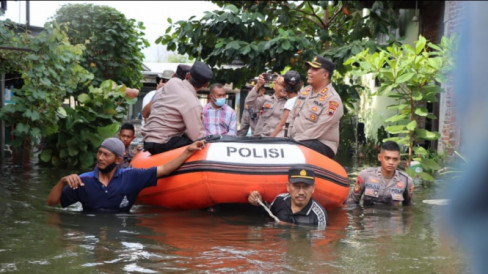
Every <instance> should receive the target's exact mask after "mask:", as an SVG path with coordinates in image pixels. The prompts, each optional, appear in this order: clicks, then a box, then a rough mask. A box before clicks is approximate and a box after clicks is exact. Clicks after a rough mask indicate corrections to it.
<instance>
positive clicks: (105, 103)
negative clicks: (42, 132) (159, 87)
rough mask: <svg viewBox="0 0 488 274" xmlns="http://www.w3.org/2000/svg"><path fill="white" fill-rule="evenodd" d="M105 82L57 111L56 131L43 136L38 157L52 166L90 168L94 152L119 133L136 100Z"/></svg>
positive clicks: (121, 87) (119, 87)
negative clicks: (72, 103) (57, 122)
mask: <svg viewBox="0 0 488 274" xmlns="http://www.w3.org/2000/svg"><path fill="white" fill-rule="evenodd" d="M113 84H114V83H113V81H111V80H106V81H104V82H102V84H101V85H100V87H98V88H95V87H93V86H90V88H89V91H88V92H86V93H82V94H80V95H78V97H77V101H78V102H79V104H78V105H76V106H75V108H71V107H68V106H66V107H64V108H63V109H61V110H60V111H59V116H60V120H59V124H60V127H59V131H58V132H57V133H55V134H51V135H49V136H47V138H46V142H45V143H44V147H43V151H42V153H41V155H40V158H41V160H42V161H43V162H46V163H50V164H51V165H54V166H64V167H75V166H80V167H81V168H83V169H87V168H91V167H93V164H94V161H95V156H96V149H97V148H98V147H99V146H100V143H101V142H102V141H103V140H104V139H105V138H108V137H112V136H114V135H115V134H116V133H117V131H118V130H119V126H120V122H122V120H123V119H124V117H125V116H126V115H127V110H128V105H129V104H133V103H135V102H136V101H137V98H133V99H129V98H128V97H127V95H126V94H125V86H123V85H121V86H115V87H114V85H113Z"/></svg>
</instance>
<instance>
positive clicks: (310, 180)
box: [288, 167, 315, 185]
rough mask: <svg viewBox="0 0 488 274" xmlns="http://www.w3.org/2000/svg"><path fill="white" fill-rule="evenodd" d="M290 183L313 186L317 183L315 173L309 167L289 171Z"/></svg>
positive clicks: (293, 168) (294, 168)
mask: <svg viewBox="0 0 488 274" xmlns="http://www.w3.org/2000/svg"><path fill="white" fill-rule="evenodd" d="M288 181H289V182H290V183H292V184H294V183H305V184H309V185H313V184H314V183H315V172H314V171H313V170H311V169H309V168H307V167H292V168H290V170H289V171H288Z"/></svg>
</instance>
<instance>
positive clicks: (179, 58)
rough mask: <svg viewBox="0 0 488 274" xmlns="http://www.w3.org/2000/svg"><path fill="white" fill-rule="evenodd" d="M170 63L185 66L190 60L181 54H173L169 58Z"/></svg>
mask: <svg viewBox="0 0 488 274" xmlns="http://www.w3.org/2000/svg"><path fill="white" fill-rule="evenodd" d="M168 62H169V63H180V64H182V63H183V64H185V63H188V62H189V60H188V57H186V56H184V55H180V54H171V55H170V56H168Z"/></svg>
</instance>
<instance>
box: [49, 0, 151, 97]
mask: <svg viewBox="0 0 488 274" xmlns="http://www.w3.org/2000/svg"><path fill="white" fill-rule="evenodd" d="M54 20H56V22H57V23H58V24H60V25H63V24H66V25H67V27H68V28H67V34H68V38H69V41H70V42H71V43H72V44H83V45H85V48H86V49H85V50H84V51H83V57H82V60H81V62H80V63H81V65H82V66H83V67H84V68H85V69H86V70H88V71H90V72H91V73H93V75H94V78H93V81H92V84H93V85H94V86H97V85H100V83H101V82H102V81H104V80H105V79H112V80H113V81H115V82H116V83H118V84H122V83H123V84H125V85H127V86H129V87H134V88H139V87H140V86H141V78H142V60H143V59H144V55H143V54H142V49H143V48H144V47H148V46H149V43H148V42H147V41H146V39H144V38H143V37H144V32H143V30H144V29H145V28H144V24H143V23H142V22H137V23H136V22H135V20H134V19H127V18H126V17H125V15H124V14H122V13H120V12H119V11H117V10H116V9H114V8H111V7H107V6H96V5H92V4H67V5H63V6H62V7H61V8H60V9H59V10H58V11H57V12H56V15H55V16H54Z"/></svg>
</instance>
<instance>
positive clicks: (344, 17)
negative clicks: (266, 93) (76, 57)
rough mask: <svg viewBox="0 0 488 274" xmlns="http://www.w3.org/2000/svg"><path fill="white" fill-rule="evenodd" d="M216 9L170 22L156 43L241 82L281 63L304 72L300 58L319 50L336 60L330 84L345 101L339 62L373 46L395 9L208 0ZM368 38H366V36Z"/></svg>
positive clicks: (220, 78)
mask: <svg viewBox="0 0 488 274" xmlns="http://www.w3.org/2000/svg"><path fill="white" fill-rule="evenodd" d="M213 2H214V3H216V4H217V5H219V6H220V7H222V8H223V9H222V10H215V11H212V12H206V13H205V15H204V16H203V17H202V18H201V19H197V18H190V19H189V20H182V21H178V22H175V23H173V22H172V20H171V19H170V18H168V22H169V23H170V24H171V26H170V27H169V28H168V29H167V30H166V34H165V35H163V36H161V37H159V38H158V40H157V41H156V43H161V44H163V45H166V47H167V49H168V50H170V51H177V52H178V53H179V54H182V55H184V54H187V55H188V56H190V58H195V59H197V60H203V61H204V62H206V63H207V64H209V65H210V66H212V67H220V66H222V65H226V64H236V63H237V64H243V66H242V67H240V68H238V69H235V70H234V69H222V68H221V69H218V70H217V71H216V73H215V75H214V79H213V80H212V81H215V82H223V83H230V82H232V83H234V86H241V85H243V84H244V83H245V82H246V81H247V80H249V79H251V78H254V77H255V76H256V75H258V74H260V73H262V72H264V71H267V70H272V71H282V70H283V69H285V67H289V68H290V69H293V70H296V71H299V72H301V73H302V75H304V74H305V66H304V62H305V61H307V60H311V59H312V58H313V56H315V55H317V54H320V55H325V56H327V57H329V58H330V59H332V61H334V63H335V64H336V65H337V67H336V71H337V72H336V74H337V76H338V77H337V78H336V81H334V83H335V87H336V89H337V90H338V92H339V93H340V95H341V97H342V99H343V102H344V103H345V105H346V106H349V107H350V108H353V106H352V102H353V101H354V100H357V98H358V96H357V92H356V88H355V87H354V86H351V85H349V83H347V84H346V83H345V82H343V78H342V77H341V75H344V74H345V72H346V68H345V67H344V66H343V65H342V63H343V62H344V61H345V60H346V59H347V58H348V57H350V56H352V55H355V54H356V53H359V52H361V51H362V50H363V49H364V48H371V49H375V48H376V46H377V44H376V42H375V41H376V37H377V36H378V35H380V34H383V35H389V34H390V32H389V28H391V27H393V28H394V27H395V25H396V18H397V12H396V11H394V10H393V9H392V8H391V6H389V4H386V3H383V2H382V1H374V3H373V4H372V6H371V9H370V10H371V12H370V13H369V14H363V8H364V7H365V5H364V2H362V1H301V2H295V1H213ZM370 38H372V39H370Z"/></svg>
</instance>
